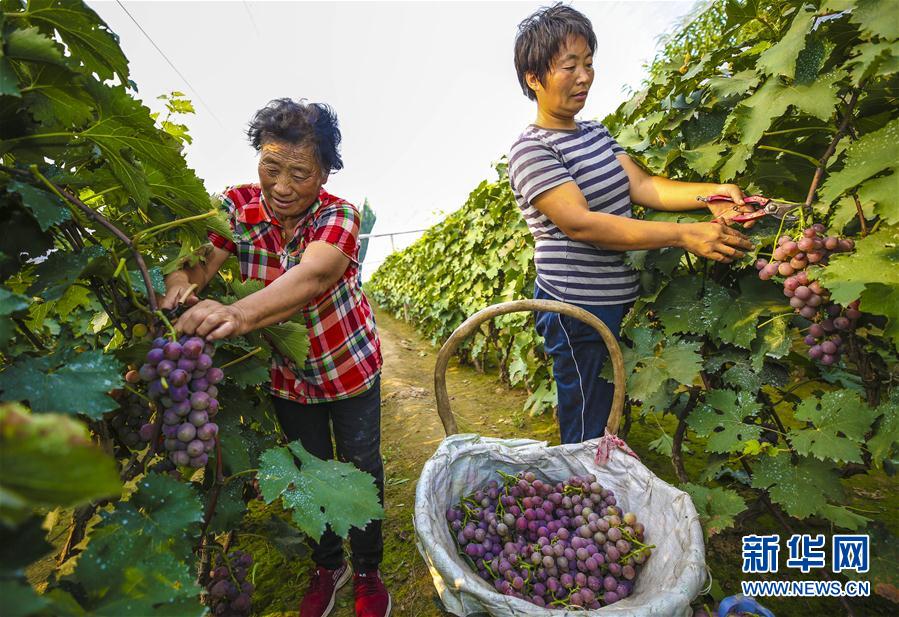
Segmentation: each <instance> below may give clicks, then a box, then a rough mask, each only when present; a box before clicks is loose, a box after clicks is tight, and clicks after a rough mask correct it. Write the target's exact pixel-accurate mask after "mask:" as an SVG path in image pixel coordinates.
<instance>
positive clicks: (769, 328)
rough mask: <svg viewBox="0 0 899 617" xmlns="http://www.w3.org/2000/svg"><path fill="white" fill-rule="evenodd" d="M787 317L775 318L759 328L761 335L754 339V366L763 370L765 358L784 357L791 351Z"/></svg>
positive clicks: (757, 369) (755, 368) (752, 346)
mask: <svg viewBox="0 0 899 617" xmlns="http://www.w3.org/2000/svg"><path fill="white" fill-rule="evenodd" d="M787 322H788V320H787V319H774V320H773V321H770V322H768V323H767V324H765V325H764V326H762V327H761V328H759V335H758V336H757V337H756V338H755V340H754V341H752V345H751V346H750V347H751V349H752V368H753V369H754V370H756V371H760V370H762V367H763V366H764V365H765V358H766V357H769V358H783V357H784V356H785V355H787V354H788V353H790V347H791V346H792V343H793V341H792V339H791V338H790V334H789V332H788V330H787Z"/></svg>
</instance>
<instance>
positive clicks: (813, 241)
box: [755, 223, 861, 366]
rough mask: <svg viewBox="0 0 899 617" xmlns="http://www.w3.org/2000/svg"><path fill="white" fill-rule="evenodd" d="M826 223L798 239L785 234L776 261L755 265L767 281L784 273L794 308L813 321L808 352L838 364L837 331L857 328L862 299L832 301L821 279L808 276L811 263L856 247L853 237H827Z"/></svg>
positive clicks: (785, 287) (785, 288)
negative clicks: (807, 269) (845, 305)
mask: <svg viewBox="0 0 899 617" xmlns="http://www.w3.org/2000/svg"><path fill="white" fill-rule="evenodd" d="M823 233H824V226H823V225H821V224H820V223H816V224H814V225H812V226H811V227H808V228H806V229H805V230H803V232H802V237H801V238H800V239H799V240H798V241H796V240H794V239H793V238H791V237H790V236H787V235H784V236H781V237H780V238H778V240H777V247H776V248H775V249H774V252H773V254H772V260H771V261H770V262H769V261H768V260H766V259H759V260H758V261H757V262H756V264H755V267H756V269H757V270H758V271H759V278H760V279H762V280H763V281H767V280H769V279H771V278H772V277H774V276H777V275H779V276H783V277H784V281H783V292H784V295H785V296H786V297H788V298H789V299H790V306H792V307H793V309H794V311H795V312H796V313H798V314H799V315H801V316H802V317H805V318H806V319H808V320H809V321H813V322H816V323H813V324H812V325H811V327H810V328H809V333H808V335H807V336H806V337H805V343H806V345H808V346H809V351H808V355H809V357H810V358H812V359H813V360H816V361H818V362H820V363H821V364H824V365H827V366H829V365H831V364H834V363H835V362H836V361H837V360H839V357H840V347H841V346H842V344H843V339H842V337H841V336H840V335H839V334H838V333H837V331H844V332H845V331H849V330H852V329H854V328H855V324H856V322H857V321H858V318H859V317H861V312H860V311H859V310H858V301H855V302H853V303H852V304H850V305H849V306H847V307H843V306H841V305H839V304H836V303H831V302H830V301H829V298H830V294H829V293H828V291H827V290H826V289H825V288H824V287H823V286H822V285H821V284H820V283H819V282H818V281H812V280H810V279H809V277H808V273H807V272H806V268H807V267H808V266H809V265H813V264H820V265H825V264H826V263H827V259H828V258H829V257H830V255H832V254H833V253H846V252H850V251H852V250H853V249H854V248H855V243H854V242H853V241H852V239H851V238H837V237H836V236H828V237H824V236H822V235H821V234H823Z"/></svg>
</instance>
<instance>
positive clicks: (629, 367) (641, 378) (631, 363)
mask: <svg viewBox="0 0 899 617" xmlns="http://www.w3.org/2000/svg"><path fill="white" fill-rule="evenodd" d="M631 337H632V339H633V342H634V346H633V348H624V349H622V353H623V355H624V358H625V372H626V373H627V374H628V381H627V385H628V388H627V390H628V394H629V395H630V396H631V398H634V399H636V400H639V401H644V400H646V399H648V398H650V397H652V396H653V395H654V394H655V393H656V391H657V390H658V389H659V388H661V387H662V386H663V385H664V384H665V382H666V381H667V380H668V379H674V380H675V381H677V382H679V383H682V384H684V385H691V384H692V383H693V381H694V380H695V379H696V378H697V377H698V375H699V369H700V368H701V366H702V358H701V357H700V355H699V354H698V353H697V352H698V351H699V343H691V342H687V341H684V340H682V339H679V338H677V337H671V338H667V339H666V338H665V336H664V335H663V334H662V333H661V332H659V331H657V330H649V329H646V328H635V329H634V331H633V333H632V335H631ZM663 340H664V342H665V344H664V345H662V342H663Z"/></svg>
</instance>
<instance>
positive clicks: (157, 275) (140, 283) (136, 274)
mask: <svg viewBox="0 0 899 617" xmlns="http://www.w3.org/2000/svg"><path fill="white" fill-rule="evenodd" d="M147 274H149V275H150V284H151V285H152V286H153V291H155V292H156V293H157V294H165V277H163V275H162V268H160V267H159V266H154V267H152V268H149V269H148V270H147ZM128 278H129V279H130V280H131V288H132V289H134V291H135V292H137V293H139V294H141V295H142V296H146V295H147V285H146V283H144V277H143V276H142V275H141V273H140V270H129V271H128Z"/></svg>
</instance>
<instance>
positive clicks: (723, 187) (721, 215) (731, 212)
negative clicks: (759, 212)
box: [708, 184, 756, 229]
mask: <svg viewBox="0 0 899 617" xmlns="http://www.w3.org/2000/svg"><path fill="white" fill-rule="evenodd" d="M715 195H727V196H728V197H730V198H731V199H732V200H733V204H731V203H730V202H718V203H714V202H709V204H708V207H709V210H710V211H711V213H712V214H713V215H714V217H715V218H716V219H718V220H720V221H722V222H724V223H725V224H729V221H730V219H732V218H733V217H735V216H737V215H738V214H747V213H750V212H755V208H754V207H753V206H751V205H749V204H747V203H746V202H745V201H743V190H742V189H741V188H740V187H739V186H737V185H736V184H719V185H718V187H717V189H716V190H715ZM735 206H736V207H735ZM755 223H756V222H755V221H747V222H746V223H743V227H744V228H746V229H749V228H750V227H752V226H753V225H755Z"/></svg>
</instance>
